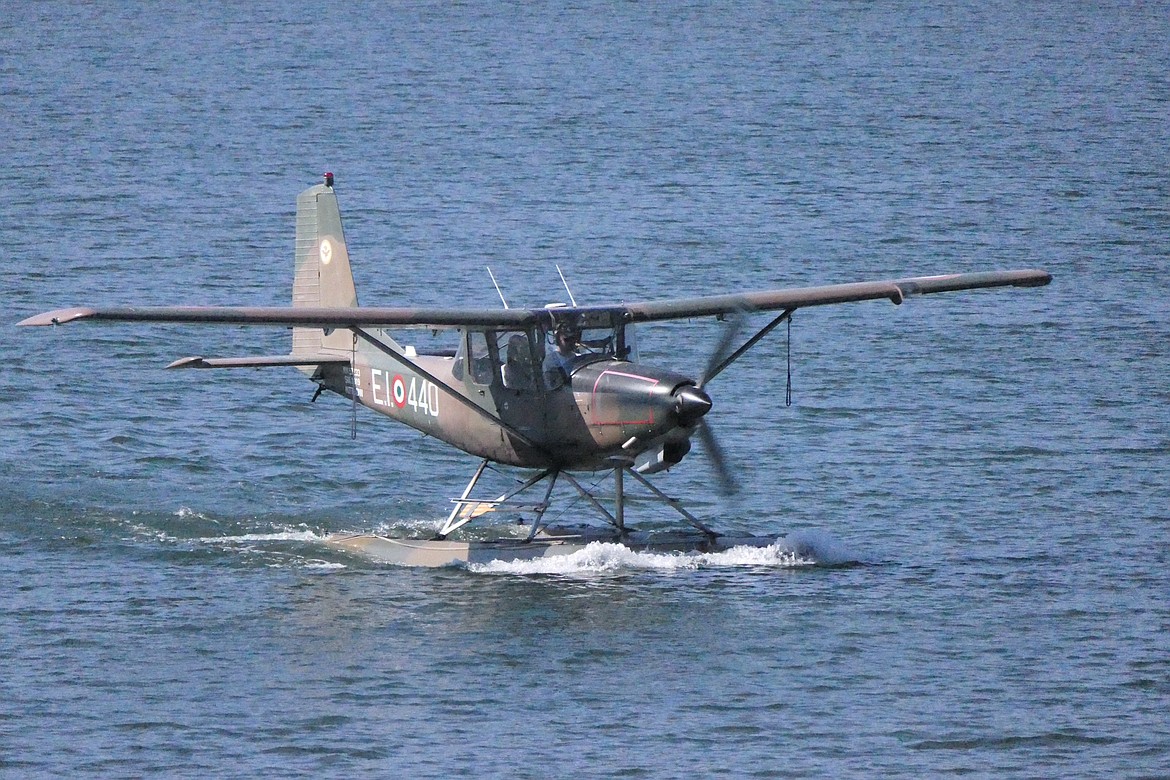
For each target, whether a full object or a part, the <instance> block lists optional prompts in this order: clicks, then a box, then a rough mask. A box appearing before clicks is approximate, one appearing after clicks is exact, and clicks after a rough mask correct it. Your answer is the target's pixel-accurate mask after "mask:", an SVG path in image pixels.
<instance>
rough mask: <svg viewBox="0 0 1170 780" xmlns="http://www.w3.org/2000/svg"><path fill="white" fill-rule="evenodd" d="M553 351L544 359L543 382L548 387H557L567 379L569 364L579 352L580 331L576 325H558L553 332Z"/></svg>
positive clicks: (547, 353) (546, 354)
mask: <svg viewBox="0 0 1170 780" xmlns="http://www.w3.org/2000/svg"><path fill="white" fill-rule="evenodd" d="M553 343H554V345H555V347H556V348H555V349H550V350H548V351H547V352H546V353H545V357H544V381H545V385H547V386H548V387H559V386H560V385H562V384H564V383H565V381H566V380H567V379H568V378H569V368H570V363H571V361H572V360H573V358H574V357H576V356H577V354H578V353H579V351H580V350H581V329H580V328H579V327H577V326H576V325H572V324H564V325H558V326H557V328H556V330H554V331H553Z"/></svg>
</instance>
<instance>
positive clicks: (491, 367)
mask: <svg viewBox="0 0 1170 780" xmlns="http://www.w3.org/2000/svg"><path fill="white" fill-rule="evenodd" d="M489 337H490V338H489ZM467 358H468V360H467V363H468V373H469V374H471V381H472V382H475V383H476V384H477V385H490V384H491V383H492V379H494V378H495V373H496V372H495V366H496V341H495V333H485V332H484V331H481V330H473V331H468V333H467Z"/></svg>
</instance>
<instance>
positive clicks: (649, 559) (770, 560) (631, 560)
mask: <svg viewBox="0 0 1170 780" xmlns="http://www.w3.org/2000/svg"><path fill="white" fill-rule="evenodd" d="M812 563H815V561H812V560H807V559H803V558H801V557H800V556H798V555H797V554H796V553H795V552H793V551H792V550H790V549H788V548H786V547H784V546H782V545H780V544H775V545H770V546H768V547H732V548H731V549H729V550H724V551H723V552H717V553H654V552H636V551H634V550H631V549H630V548H628V547H625V546H623V545H620V544H614V543H612V542H591V543H590V544H588V545H586V546H585V548H584V549H583V550H579V551H578V552H575V553H570V554H569V555H557V556H553V557H551V558H538V559H536V560H530V561H491V562H488V563H482V564H470V565H469V566H468V567H467V568H468V569H469V570H470V571H474V572H478V573H484V574H591V573H606V572H618V571H661V572H675V571H686V570H695V569H700V568H711V567H718V566H802V565H808V564H812Z"/></svg>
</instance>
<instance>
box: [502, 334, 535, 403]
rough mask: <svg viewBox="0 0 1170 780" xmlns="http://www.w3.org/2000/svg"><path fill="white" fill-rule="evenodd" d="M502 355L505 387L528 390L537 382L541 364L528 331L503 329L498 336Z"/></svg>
mask: <svg viewBox="0 0 1170 780" xmlns="http://www.w3.org/2000/svg"><path fill="white" fill-rule="evenodd" d="M497 338H498V341H497V342H496V343H497V344H498V348H499V356H500V375H501V376H502V377H503V379H504V387H507V388H508V389H510V390H527V389H529V388H531V387H532V386H533V385H534V384H535V383H536V367H537V366H539V365H540V359H538V358H537V355H536V352H535V351H534V349H533V347H534V345H535V343H536V342H535V341H534V340H533V338H532V334H531V333H529V332H527V331H515V330H513V331H502V332H500V333H499V335H498V336H497Z"/></svg>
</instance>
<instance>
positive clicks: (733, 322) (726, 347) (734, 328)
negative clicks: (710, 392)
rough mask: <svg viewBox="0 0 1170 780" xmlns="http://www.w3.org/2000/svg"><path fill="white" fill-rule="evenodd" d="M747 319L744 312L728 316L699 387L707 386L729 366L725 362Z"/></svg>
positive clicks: (700, 379) (708, 359)
mask: <svg viewBox="0 0 1170 780" xmlns="http://www.w3.org/2000/svg"><path fill="white" fill-rule="evenodd" d="M745 319H746V317H745V315H744V313H743V312H734V313H732V314H731V315H729V316H728V317H727V318H726V321H727V327H726V328H724V330H723V335H722V336H720V337H719V341H717V342H716V343H715V349H713V350H711V357H709V358H707V366H706V367H705V368H704V369H703V374H702V376H701V377H700V378H699V387H700V388H702V387H704V386H706V384H707V383H708V382H710V381H711V380H712V379H714V378H715V377H717V376H719V374H720V373H722V371H723V369H724V368H726V367H727V366H726V365H725V362H726V360H727V356H728V355H730V354H731V344H732V342H734V341H735V339H736V337H737V336H738V335H739V332H740V331H741V330H743V322H744V320H745Z"/></svg>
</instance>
